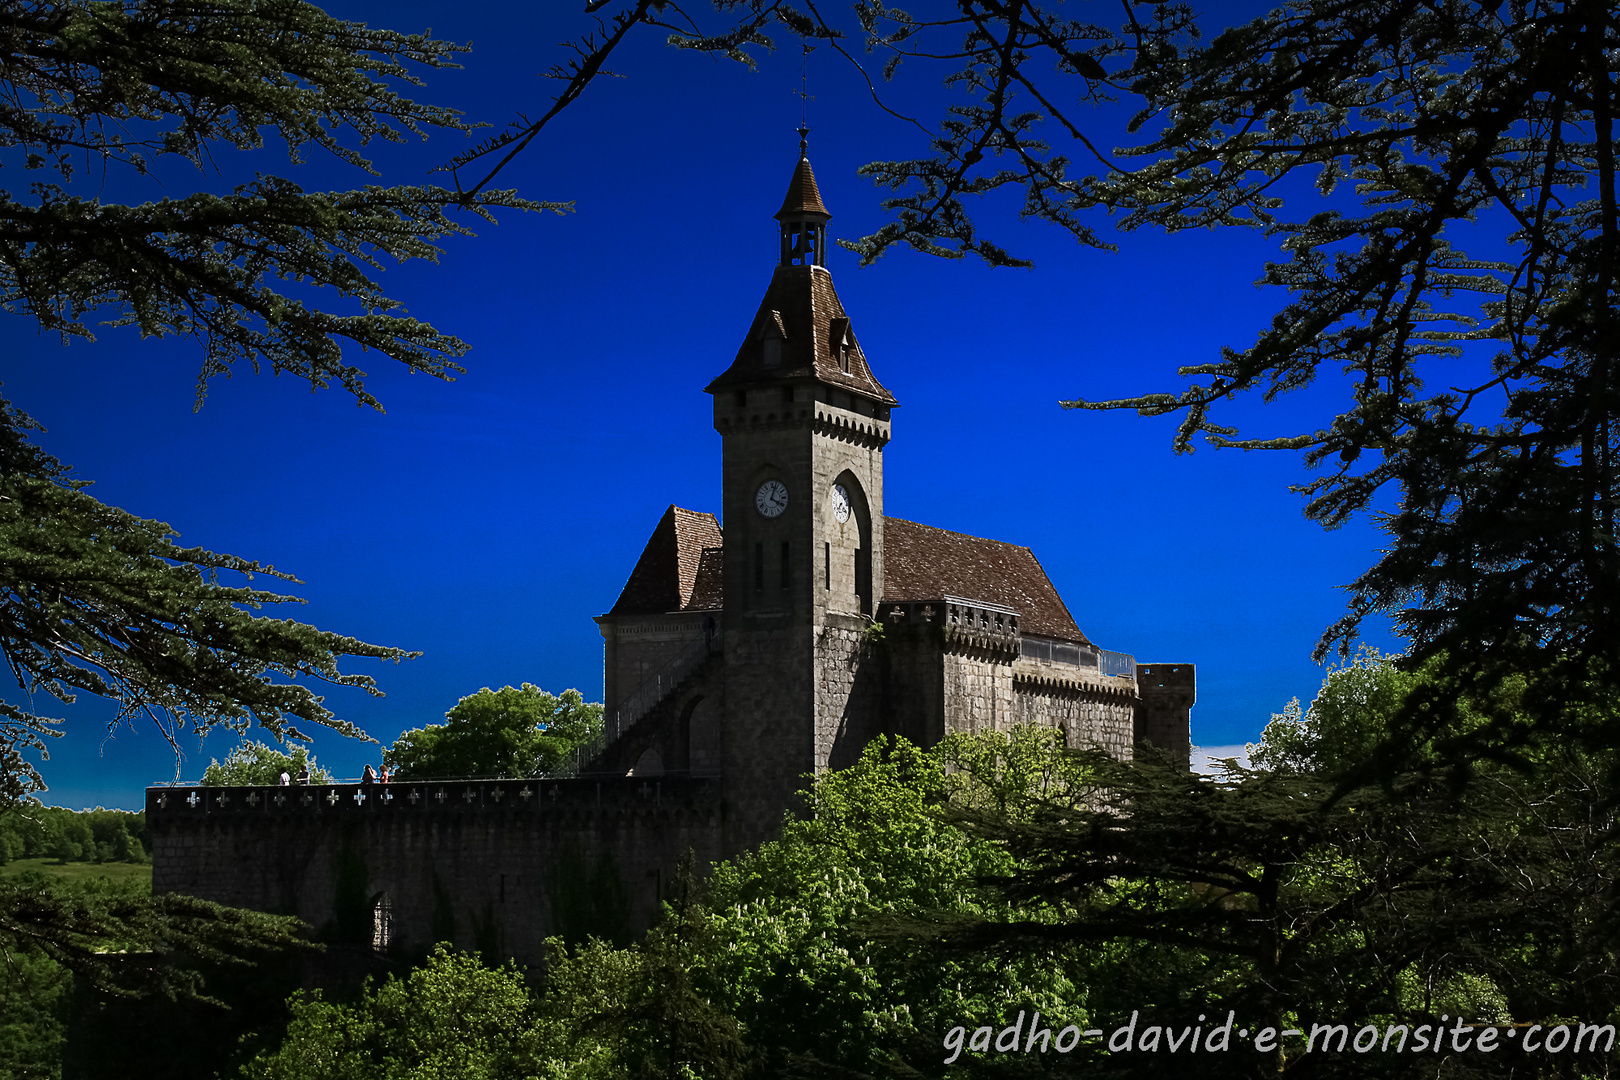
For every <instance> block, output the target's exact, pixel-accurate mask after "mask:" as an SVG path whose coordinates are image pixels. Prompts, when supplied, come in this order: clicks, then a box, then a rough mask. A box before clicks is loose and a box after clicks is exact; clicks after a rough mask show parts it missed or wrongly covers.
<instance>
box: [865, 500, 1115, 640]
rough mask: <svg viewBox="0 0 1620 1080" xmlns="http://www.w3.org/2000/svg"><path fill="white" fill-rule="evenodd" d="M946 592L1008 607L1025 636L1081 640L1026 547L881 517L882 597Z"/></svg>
mask: <svg viewBox="0 0 1620 1080" xmlns="http://www.w3.org/2000/svg"><path fill="white" fill-rule="evenodd" d="M946 596H958V597H961V598H962V599H964V600H984V601H988V602H989V603H992V604H999V605H1001V606H1002V607H1007V608H1011V609H1012V610H1014V611H1016V612H1018V616H1019V627H1020V629H1021V630H1022V631H1023V632H1024V633H1026V634H1038V635H1041V636H1043V637H1054V638H1062V639H1064V640H1066V641H1079V642H1085V641H1086V636H1085V635H1084V634H1082V633H1081V632H1080V628H1079V627H1078V626H1076V625H1075V624H1074V617H1073V616H1072V615H1070V614H1069V609H1068V608H1067V607H1065V606H1064V604H1063V599H1062V597H1060V596H1058V593H1057V590H1056V589H1055V588H1053V587H1052V579H1051V578H1048V577H1047V576H1046V571H1045V570H1043V569H1041V564H1040V561H1039V560H1038V559H1036V558H1035V553H1034V552H1033V551H1031V550H1029V548H1027V547H1019V546H1017V545H1016V544H1003V543H1002V542H1001V541H999V540H983V539H980V538H979V537H977V536H967V535H965V534H963V533H955V532H946V531H945V530H944V529H936V528H934V527H933V526H931V525H919V524H917V523H916V522H914V521H902V520H901V519H899V518H892V517H886V518H884V519H883V600H884V601H885V602H902V601H908V600H942V599H944V598H945V597H946ZM1088 644H1089V643H1088Z"/></svg>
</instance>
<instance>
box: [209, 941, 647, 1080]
mask: <svg viewBox="0 0 1620 1080" xmlns="http://www.w3.org/2000/svg"><path fill="white" fill-rule="evenodd" d="M557 956H558V963H557V964H555V965H554V970H553V972H552V978H551V983H552V985H553V986H556V987H566V988H567V989H568V991H569V995H570V997H569V1000H567V1001H566V1002H562V1003H559V1002H557V1001H555V1000H548V1001H546V1002H540V1001H537V1000H536V999H535V998H534V996H533V995H532V994H531V993H530V991H529V989H528V988H527V986H526V985H525V983H524V979H523V976H522V974H521V973H520V972H518V970H517V969H516V968H514V967H512V966H511V965H506V966H503V967H498V968H492V967H487V966H485V965H484V964H483V963H481V962H480V961H479V960H478V959H477V958H475V957H472V956H467V955H464V954H460V953H456V952H452V951H451V950H449V949H448V948H446V947H445V946H443V945H441V946H439V948H437V949H436V950H434V953H433V955H432V956H431V957H429V958H428V960H427V961H426V962H425V963H424V964H423V965H422V966H420V967H418V968H416V969H415V970H413V971H412V972H411V973H410V974H409V975H408V976H406V977H405V978H402V979H401V978H394V977H390V978H389V979H388V980H387V981H385V982H384V983H382V984H381V985H380V986H377V985H368V986H367V987H366V989H365V990H364V991H363V993H362V994H361V995H360V1000H359V1001H357V1002H355V1003H354V1004H352V1005H345V1004H339V1003H337V1002H331V1001H327V1000H325V999H324V998H323V997H322V996H321V994H320V992H319V991H316V992H315V993H313V994H307V995H306V994H303V993H300V994H298V995H295V997H294V998H293V1001H292V1022H291V1024H290V1025H289V1027H288V1030H287V1035H286V1038H285V1039H284V1040H283V1042H282V1043H281V1045H280V1047H278V1048H277V1049H276V1050H274V1051H273V1052H267V1053H264V1054H261V1055H259V1056H258V1057H257V1058H255V1059H254V1060H253V1061H252V1062H250V1063H249V1064H248V1065H247V1066H246V1067H244V1068H243V1070H242V1072H241V1075H242V1076H243V1077H244V1078H245V1080H283V1078H285V1080H433V1078H438V1077H448V1076H454V1077H457V1078H458V1080H526V1078H540V1077H546V1078H551V1077H558V1078H560V1077H579V1078H581V1080H583V1078H584V1077H587V1076H597V1075H599V1076H607V1075H611V1074H610V1073H606V1072H596V1071H594V1070H592V1069H589V1068H581V1067H579V1063H580V1062H581V1061H585V1062H587V1063H588V1062H589V1061H590V1060H591V1059H592V1058H593V1057H595V1056H596V1055H597V1053H598V1050H597V1048H596V1046H595V1045H593V1044H594V1040H593V1039H592V1038H591V1037H590V1036H589V1034H588V1033H587V1032H585V1031H583V1030H582V1029H581V1028H580V1027H579V1025H578V1023H577V1021H576V1020H575V1019H574V1018H575V1017H576V1016H577V1015H578V1014H579V1013H580V1012H581V1011H583V1010H585V1009H587V1008H589V1007H591V1006H595V1007H600V1006H601V1005H602V1004H603V999H602V997H601V996H599V988H600V986H601V983H602V982H603V981H604V980H603V977H604V976H605V977H606V981H608V982H612V981H614V978H613V976H614V973H613V972H612V971H611V970H601V969H598V970H594V971H593V970H582V968H583V967H584V966H585V964H582V962H581V959H573V960H570V958H569V957H568V955H567V954H566V952H564V951H562V950H561V949H560V946H559V947H558V952H557ZM599 956H601V952H600V950H599V949H592V950H589V951H587V952H586V953H585V954H583V958H585V960H586V963H589V961H590V960H595V959H597V958H598V957H599ZM590 966H592V967H595V965H590ZM601 967H602V968H606V969H611V959H609V960H608V962H607V963H605V964H603V965H601ZM619 978H621V979H622V973H620V975H619ZM572 995H579V996H578V997H574V996H572ZM587 997H595V998H596V1000H595V1001H593V1002H589V1003H588V1002H587V1000H585V999H586V998H587ZM559 1005H560V1007H559ZM559 1013H560V1014H562V1016H563V1017H565V1018H566V1019H561V1020H559V1018H558V1014H559ZM575 1038H577V1041H575Z"/></svg>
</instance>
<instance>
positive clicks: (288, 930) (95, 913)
mask: <svg viewBox="0 0 1620 1080" xmlns="http://www.w3.org/2000/svg"><path fill="white" fill-rule="evenodd" d="M301 927H302V924H301V923H299V922H298V920H297V919H292V918H286V917H283V916H278V915H265V914H262V913H260V912H256V911H240V910H237V909H235V908H228V907H223V906H221V905H219V904H215V903H211V902H209V901H207V900H198V899H196V898H195V897H190V896H181V895H179V894H178V893H167V894H164V895H161V896H152V895H151V894H150V890H148V889H146V887H145V886H137V885H134V884H128V883H112V882H107V881H101V882H91V883H85V882H79V883H76V884H73V885H67V884H63V883H60V882H56V881H52V880H50V879H48V878H46V877H44V876H43V875H41V874H39V873H34V872H30V873H25V874H19V875H15V876H6V877H0V955H7V954H13V953H37V954H39V955H42V956H44V957H46V958H48V959H49V960H51V961H53V962H55V963H58V964H60V965H62V966H63V967H64V968H66V969H68V970H70V971H72V972H73V973H74V974H75V975H76V976H78V978H79V979H80V980H82V981H83V982H84V984H85V985H87V986H89V987H92V988H94V989H96V990H99V991H104V992H107V993H112V994H150V993H164V994H168V995H170V996H173V995H175V994H186V995H197V996H205V995H203V994H202V985H201V979H200V977H199V975H198V973H197V970H196V968H195V966H187V963H186V962H187V961H188V960H189V961H198V962H207V963H222V964H232V963H236V964H240V963H247V962H251V961H252V960H255V959H258V958H261V957H264V956H266V955H269V954H272V953H276V952H283V951H286V950H288V949H294V948H299V947H302V939H301V938H300V936H299V932H300V929H301ZM130 953H149V954H151V957H152V962H150V963H146V964H132V963H129V962H127V961H126V960H125V959H124V958H125V957H127V956H128V954H130Z"/></svg>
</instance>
